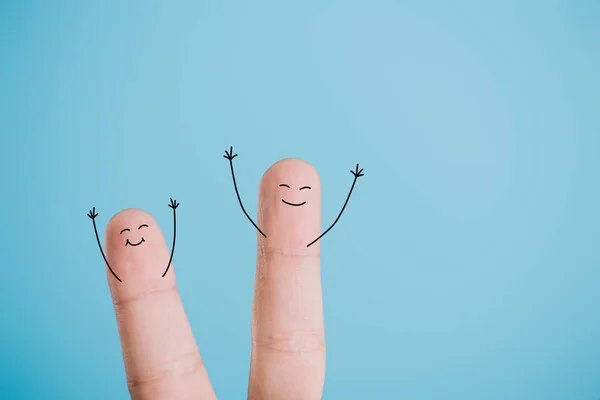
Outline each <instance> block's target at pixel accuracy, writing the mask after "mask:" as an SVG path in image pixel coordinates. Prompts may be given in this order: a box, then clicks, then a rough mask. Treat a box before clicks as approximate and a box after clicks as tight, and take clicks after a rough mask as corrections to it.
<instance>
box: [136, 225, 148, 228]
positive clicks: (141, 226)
mask: <svg viewBox="0 0 600 400" xmlns="http://www.w3.org/2000/svg"><path fill="white" fill-rule="evenodd" d="M143 227H146V228H148V225H146V224H142V225H140V226H138V229H142V228H143Z"/></svg>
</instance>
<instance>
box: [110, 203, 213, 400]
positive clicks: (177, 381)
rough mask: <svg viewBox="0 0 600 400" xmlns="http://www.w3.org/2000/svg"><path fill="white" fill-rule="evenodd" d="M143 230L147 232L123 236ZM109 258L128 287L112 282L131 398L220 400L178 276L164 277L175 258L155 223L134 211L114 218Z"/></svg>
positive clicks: (142, 231) (111, 223)
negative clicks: (197, 344) (206, 365)
mask: <svg viewBox="0 0 600 400" xmlns="http://www.w3.org/2000/svg"><path fill="white" fill-rule="evenodd" d="M142 224H146V225H148V227H144V228H142V229H141V230H137V229H136V230H132V231H128V232H123V234H120V233H119V232H120V231H121V230H122V229H123V228H129V227H137V226H140V225H142ZM142 239H143V240H142ZM127 241H129V242H127ZM137 243H139V245H137V246H133V245H130V244H134V245H135V244H137ZM106 255H107V259H108V262H109V263H110V265H111V266H112V267H113V268H114V269H115V272H116V273H117V275H118V276H120V277H121V279H122V281H123V282H122V283H119V282H117V281H116V280H115V279H114V278H112V277H111V276H109V277H108V280H109V285H110V291H111V294H112V297H113V303H114V306H115V313H116V316H117V323H118V326H119V334H120V337H121V347H122V351H123V359H124V362H125V372H126V374H127V383H128V386H129V391H130V393H131V396H132V398H133V399H144V400H146V399H192V398H193V399H215V398H216V397H215V394H214V392H213V389H212V387H211V384H210V382H209V378H208V374H207V372H206V369H205V367H204V364H203V363H202V359H201V358H200V353H199V351H198V348H197V346H196V342H195V340H194V336H193V334H192V331H191V328H190V325H189V323H188V320H187V317H186V315H185V311H184V309H183V305H182V304H181V299H180V297H179V293H178V291H177V285H176V281H175V273H174V271H172V270H171V271H170V272H169V274H168V275H166V276H165V277H164V278H162V277H161V275H162V273H163V271H164V269H165V267H166V265H167V263H168V262H169V258H170V254H169V249H168V248H167V244H166V242H165V239H164V237H163V235H162V233H161V231H160V228H159V227H158V224H157V223H156V221H155V220H154V219H153V218H152V216H151V215H149V214H148V213H146V212H144V211H141V210H135V209H129V210H124V211H121V212H120V213H118V214H117V215H115V216H114V217H113V218H112V219H111V220H110V222H109V223H108V226H107V228H106Z"/></svg>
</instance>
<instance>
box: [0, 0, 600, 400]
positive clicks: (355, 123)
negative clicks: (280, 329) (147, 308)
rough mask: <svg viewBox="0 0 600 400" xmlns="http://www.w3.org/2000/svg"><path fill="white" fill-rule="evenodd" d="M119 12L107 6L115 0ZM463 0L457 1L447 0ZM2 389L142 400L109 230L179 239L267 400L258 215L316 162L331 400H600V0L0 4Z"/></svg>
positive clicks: (225, 390)
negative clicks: (98, 235)
mask: <svg viewBox="0 0 600 400" xmlns="http://www.w3.org/2000/svg"><path fill="white" fill-rule="evenodd" d="M93 3H96V4H93ZM449 3H453V4H452V5H450V4H449ZM0 18H1V19H0V48H1V53H0V57H1V58H0V61H1V62H0V68H1V70H0V71H1V73H0V132H1V133H2V135H1V146H0V177H1V188H2V196H1V200H0V202H1V204H0V218H1V220H0V222H1V232H2V233H1V235H2V237H1V240H0V246H1V249H0V250H1V254H2V264H1V268H2V280H1V284H0V285H1V287H0V289H1V290H0V301H1V302H2V305H3V307H2V312H1V321H2V326H1V329H0V339H1V343H2V344H1V345H0V346H1V347H0V348H1V354H0V397H2V398H7V399H63V400H66V399H126V398H128V392H127V387H126V383H125V376H124V370H123V364H122V359H121V350H120V347H119V338H118V334H117V328H116V323H115V317H114V311H113V308H112V305H111V300H110V297H109V292H108V287H107V283H106V272H105V269H104V266H103V263H102V260H101V257H100V254H99V252H98V249H97V247H96V243H95V240H94V235H93V230H92V225H91V222H90V220H89V219H88V218H87V217H86V213H87V212H88V210H89V209H90V208H91V207H92V206H95V207H96V208H97V211H98V212H99V213H100V215H99V217H98V224H99V228H100V230H101V231H103V230H104V227H105V226H106V222H107V221H108V219H109V218H110V216H112V215H113V214H114V213H116V212H118V211H120V210H121V209H124V208H128V207H139V208H143V209H145V210H147V211H149V212H150V213H152V214H153V215H154V216H155V217H156V218H157V220H158V222H159V223H160V225H161V226H162V228H163V230H164V232H165V236H166V237H167V238H168V237H170V235H171V234H172V228H171V214H170V209H169V208H168V207H167V204H168V199H169V197H174V198H176V199H177V200H179V201H180V203H181V206H180V208H179V209H178V217H179V218H178V228H179V229H178V235H177V236H178V244H177V251H176V253H175V256H174V264H175V266H176V268H177V276H178V280H179V287H180V290H181V293H182V297H183V301H184V304H185V307H186V310H187V313H188V315H189V318H190V320H191V323H192V325H193V328H194V331H195V334H196V338H197V341H198V344H199V347H200V349H201V351H202V354H203V357H204V360H205V362H206V364H207V367H208V371H209V374H210V377H211V379H212V382H213V385H214V387H215V389H216V391H217V394H218V395H219V397H220V398H222V399H242V398H245V395H246V389H247V378H248V369H249V356H250V317H251V301H252V294H253V283H254V282H253V277H254V268H255V257H256V254H255V241H256V234H255V232H254V231H253V228H252V226H251V225H250V224H249V223H248V222H247V221H246V220H245V219H244V216H243V214H242V212H241V210H240V209H239V207H238V205H237V203H236V198H235V194H234V191H233V187H232V183H231V179H230V175H229V170H228V165H227V161H226V160H225V159H224V158H223V157H222V155H223V154H224V150H225V149H226V148H228V147H229V146H230V145H233V146H234V149H235V151H236V152H237V153H238V154H239V156H238V158H236V166H237V173H238V178H239V186H240V191H241V194H242V197H243V199H244V200H245V203H246V206H247V209H248V210H249V212H250V213H251V214H252V215H255V213H256V202H257V185H258V182H259V179H260V177H261V175H262V173H263V172H264V171H265V170H266V169H267V168H268V167H269V166H270V165H271V164H272V163H273V162H275V161H277V160H279V159H281V158H285V157H299V158H302V159H305V160H307V161H309V162H310V163H312V164H313V165H314V166H316V168H317V169H318V170H319V172H320V174H321V178H322V182H323V186H324V193H323V219H324V221H323V223H324V225H325V226H326V225H327V223H328V222H330V221H332V220H333V219H334V218H335V216H336V215H337V213H338V211H339V209H340V207H341V205H342V203H343V201H344V198H345V196H346V193H347V190H348V188H349V186H350V184H351V181H352V176H351V175H350V173H349V170H350V169H351V168H353V167H354V165H355V163H356V162H359V163H360V164H361V166H362V167H364V168H365V176H364V178H361V180H360V181H359V182H358V186H357V188H356V190H355V193H354V195H353V197H352V199H351V201H350V204H349V206H348V208H347V210H346V212H345V214H344V216H343V217H342V219H341V220H340V222H339V223H338V225H337V226H336V228H335V229H334V230H332V231H331V233H329V234H328V235H327V236H326V237H325V238H324V239H323V242H322V275H323V286H324V301H325V318H326V332H327V344H328V365H327V367H328V369H327V379H326V384H325V392H324V398H325V399H462V400H465V399H512V400H518V399H565V400H567V399H569V400H571V399H573V400H575V399H598V398H599V397H600V268H599V267H600V250H599V249H598V248H599V246H598V243H599V240H600V212H599V205H600V190H599V187H598V184H599V179H598V171H600V160H599V157H598V150H600V137H599V136H600V112H599V110H600V94H599V93H600V78H599V74H598V71H600V51H599V50H600V25H599V21H600V3H598V2H595V1H593V0H588V1H584V0H581V1H568V0H563V1H554V0H544V1H517V0H512V1H506V2H493V3H492V2H487V3H484V2H479V1H457V2H444V1H437V2H432V1H426V2H417V1H414V2H400V1H391V0H371V1H369V2H366V1H362V2H360V1H349V0H344V1H342V0H338V1H324V0H319V1H302V2H290V1H286V2H282V1H253V2H242V1H232V0H231V1H227V0H224V1H223V0H222V1H202V2H201V1H189V2H183V1H179V2H167V1H164V2H148V1H128V2H118V1H104V2H81V1H52V2H50V1H33V0H30V1H8V0H6V1H3V2H2V3H1V5H0Z"/></svg>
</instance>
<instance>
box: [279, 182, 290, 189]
mask: <svg viewBox="0 0 600 400" xmlns="http://www.w3.org/2000/svg"><path fill="white" fill-rule="evenodd" d="M282 186H285V187H286V188H288V189H291V188H290V185H286V184H285V183H282V184H281V185H279V187H282Z"/></svg>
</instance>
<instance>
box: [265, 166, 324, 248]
mask: <svg viewBox="0 0 600 400" xmlns="http://www.w3.org/2000/svg"><path fill="white" fill-rule="evenodd" d="M282 184H285V185H286V186H284V187H281V186H280V185H282ZM304 186H309V187H310V190H302V191H301V190H299V189H300V188H302V187H304ZM258 209H259V216H258V220H259V226H261V227H264V228H265V232H266V234H267V239H266V240H267V246H270V247H276V248H280V249H281V248H286V249H287V250H289V251H299V250H300V249H303V250H305V249H306V245H307V244H308V243H310V242H311V241H312V240H313V239H314V238H315V237H317V236H318V235H319V232H320V229H321V181H320V177H319V174H318V172H317V170H316V169H315V168H314V167H313V166H312V165H311V164H310V163H308V162H306V161H304V160H301V159H299V158H286V159H283V160H280V161H277V162H276V163H274V164H273V165H271V167H269V168H268V169H267V171H266V172H265V173H264V175H263V176H262V178H261V181H260V186H259V207H258Z"/></svg>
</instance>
